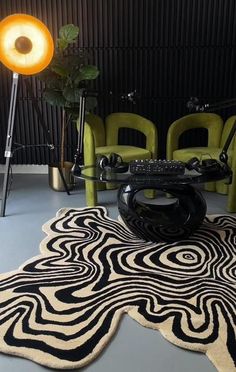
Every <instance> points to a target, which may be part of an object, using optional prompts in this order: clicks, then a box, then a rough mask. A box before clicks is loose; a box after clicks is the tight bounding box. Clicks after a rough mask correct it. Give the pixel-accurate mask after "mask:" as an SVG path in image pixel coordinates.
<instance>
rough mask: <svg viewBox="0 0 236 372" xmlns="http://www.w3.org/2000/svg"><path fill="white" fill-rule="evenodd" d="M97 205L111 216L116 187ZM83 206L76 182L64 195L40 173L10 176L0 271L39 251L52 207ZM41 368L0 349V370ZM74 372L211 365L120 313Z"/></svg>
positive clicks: (219, 201)
mask: <svg viewBox="0 0 236 372" xmlns="http://www.w3.org/2000/svg"><path fill="white" fill-rule="evenodd" d="M1 179H2V177H1V175H0V180H1ZM204 196H205V198H206V200H207V204H208V211H207V212H208V213H209V214H215V213H226V212H225V205H226V196H221V195H218V194H214V193H205V192H204ZM99 204H100V205H103V206H105V207H107V209H108V212H109V215H110V217H112V218H117V215H118V210H117V207H116V191H105V192H104V191H103V192H99ZM84 206H85V196H84V188H83V182H82V181H81V183H79V184H78V185H77V187H76V189H75V190H73V192H72V194H71V195H70V196H68V195H67V194H66V193H60V192H55V191H53V190H51V189H50V188H49V186H48V181H47V176H46V175H25V174H22V175H14V176H13V183H12V187H11V192H10V195H9V197H8V199H7V208H6V217H4V218H0V272H1V273H3V272H7V271H10V270H13V269H16V268H17V267H18V266H19V265H21V264H22V263H23V262H24V261H26V260H27V259H28V258H31V257H33V256H35V255H38V254H39V248H38V247H39V243H40V241H41V240H42V239H43V238H44V237H45V235H44V233H43V232H42V231H41V227H42V225H43V224H44V223H45V222H46V221H48V220H49V219H51V218H53V217H54V216H55V214H56V212H57V210H59V209H60V208H62V207H84ZM46 370H48V369H47V368H44V367H42V366H40V365H37V364H35V363H33V362H31V361H29V360H25V359H22V358H17V357H13V356H9V355H4V354H0V371H4V372H13V371H17V372H28V371H30V372H43V371H46ZM80 371H86V372H94V371H96V372H104V371H106V372H108V371H112V372H118V371H119V372H120V371H127V372H143V371H145V372H154V371H155V372H157V371H158V372H189V371H191V372H199V371H203V372H213V371H216V369H215V367H214V366H213V365H212V364H211V362H210V361H209V360H208V358H207V357H206V356H205V355H203V354H200V353H196V352H190V351H187V350H183V349H181V348H178V347H176V346H174V345H172V344H171V343H169V342H168V341H166V340H165V339H164V338H163V337H162V336H161V334H160V333H159V332H157V331H153V330H150V329H147V328H144V327H142V326H140V325H139V324H138V323H136V322H135V321H134V320H132V319H130V318H129V317H128V316H124V317H123V319H122V321H121V323H120V326H119V329H118V331H117V332H116V334H115V335H114V337H113V340H112V341H111V342H110V344H109V345H108V346H107V348H106V349H105V350H104V352H103V353H102V354H101V355H100V357H99V358H98V359H96V360H95V361H94V362H93V363H91V364H90V365H89V366H87V367H86V368H83V369H80Z"/></svg>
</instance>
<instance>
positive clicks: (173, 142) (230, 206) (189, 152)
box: [167, 113, 236, 212]
mask: <svg viewBox="0 0 236 372" xmlns="http://www.w3.org/2000/svg"><path fill="white" fill-rule="evenodd" d="M235 119H236V116H231V117H230V118H229V119H228V120H227V121H226V122H225V124H224V125H223V121H222V118H221V117H220V116H219V115H217V114H213V113H195V114H190V115H186V116H184V117H182V118H180V119H178V120H176V121H175V122H174V123H172V124H171V126H170V127H169V130H168V134H167V159H175V160H181V161H184V162H187V161H188V160H189V159H191V158H193V157H197V158H199V159H206V158H209V157H211V158H213V159H217V160H219V155H220V153H221V150H222V148H223V146H224V143H225V141H226V138H227V136H228V134H229V132H230V129H231V128H232V125H233V124H234V121H235ZM194 128H195V129H196V128H206V129H207V131H208V146H207V147H189V148H183V149H180V148H179V139H180V136H181V134H183V133H184V132H185V131H187V130H189V129H194ZM228 156H229V160H228V164H229V165H230V167H231V169H232V170H233V179H232V184H231V185H227V184H226V183H225V181H218V182H209V183H207V184H205V189H206V190H207V191H216V192H218V193H221V194H228V201H227V207H226V209H227V211H228V212H236V174H235V173H236V139H235V138H234V139H233V141H232V143H231V145H230V147H229V150H228Z"/></svg>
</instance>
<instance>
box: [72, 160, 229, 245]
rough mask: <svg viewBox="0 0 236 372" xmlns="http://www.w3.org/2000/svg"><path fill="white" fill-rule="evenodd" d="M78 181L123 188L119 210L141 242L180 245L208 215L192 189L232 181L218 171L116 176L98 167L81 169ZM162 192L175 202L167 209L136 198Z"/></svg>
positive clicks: (120, 193) (200, 199)
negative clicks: (102, 183) (149, 191)
mask: <svg viewBox="0 0 236 372" xmlns="http://www.w3.org/2000/svg"><path fill="white" fill-rule="evenodd" d="M74 176H75V177H78V178H83V179H87V180H90V181H94V182H97V181H100V182H112V183H117V184H120V188H119V190H118V197H117V202H118V209H119V213H120V216H121V217H122V219H123V221H124V222H125V223H126V225H127V226H128V227H129V229H130V230H131V231H132V232H134V234H135V235H136V236H138V237H140V238H142V239H145V240H149V241H167V242H172V241H177V240H181V239H184V238H187V237H189V236H190V235H191V234H192V233H193V232H194V231H195V230H196V229H197V228H198V227H199V226H200V225H201V223H202V221H203V219H204V217H205V215H206V210H207V207H206V202H205V199H204V198H203V196H202V194H201V192H200V191H199V190H198V189H196V188H195V187H193V186H192V184H199V183H204V182H210V181H218V180H222V179H227V178H230V177H231V172H230V171H228V172H226V171H223V170H222V171H219V172H217V173H212V174H208V175H206V174H204V175H202V174H199V173H197V172H195V171H193V172H189V171H187V172H186V173H185V174H184V175H178V176H161V175H152V176H150V175H148V176H147V175H132V174H130V173H129V172H126V173H114V172H112V169H111V170H102V169H100V168H98V167H95V166H91V167H82V168H81V170H80V173H79V174H76V175H74ZM147 189H154V190H161V191H163V192H165V193H167V194H169V195H170V196H173V197H174V198H175V199H174V202H172V203H171V199H170V203H169V204H165V205H161V204H158V199H156V200H157V203H156V204H153V203H150V201H148V199H146V200H145V201H140V200H139V199H138V198H137V195H138V193H139V192H140V191H141V190H147Z"/></svg>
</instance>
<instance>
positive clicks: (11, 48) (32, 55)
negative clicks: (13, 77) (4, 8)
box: [0, 14, 54, 75]
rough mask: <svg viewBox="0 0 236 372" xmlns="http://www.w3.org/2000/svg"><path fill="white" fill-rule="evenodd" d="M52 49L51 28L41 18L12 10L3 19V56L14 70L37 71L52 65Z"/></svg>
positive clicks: (0, 32)
mask: <svg viewBox="0 0 236 372" xmlns="http://www.w3.org/2000/svg"><path fill="white" fill-rule="evenodd" d="M53 52H54V44H53V40H52V36H51V34H50V31H49V30H48V28H47V27H46V26H45V25H44V23H42V22H41V21H40V20H39V19H37V18H35V17H33V16H31V15H27V14H13V15H10V16H8V17H6V18H4V19H3V20H2V21H1V22H0V60H1V62H2V63H3V64H4V65H5V66H6V67H7V68H9V69H10V70H11V71H13V72H16V73H19V74H23V75H33V74H36V73H38V72H40V71H42V70H44V69H45V68H46V67H47V66H48V65H49V63H50V61H51V59H52V57H53Z"/></svg>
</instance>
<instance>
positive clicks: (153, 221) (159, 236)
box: [118, 184, 207, 242]
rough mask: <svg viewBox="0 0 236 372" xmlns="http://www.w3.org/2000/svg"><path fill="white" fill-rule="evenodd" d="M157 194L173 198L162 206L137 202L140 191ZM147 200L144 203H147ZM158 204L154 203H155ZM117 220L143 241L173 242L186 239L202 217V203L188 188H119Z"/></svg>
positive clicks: (198, 193)
mask: <svg viewBox="0 0 236 372" xmlns="http://www.w3.org/2000/svg"><path fill="white" fill-rule="evenodd" d="M146 189H155V190H161V191H164V192H165V193H168V194H170V195H172V196H174V197H175V199H176V200H175V201H174V202H171V199H169V201H170V203H169V204H165V205H160V204H159V205H158V204H151V203H148V201H147V202H143V201H140V200H138V199H137V194H138V192H139V191H141V190H146ZM147 200H148V199H147ZM157 202H158V199H157ZM118 209H119V213H120V216H121V217H122V219H123V220H124V222H125V223H126V225H127V226H128V227H129V229H130V230H131V231H132V232H133V233H134V234H135V235H136V236H138V237H140V238H142V239H144V240H147V241H150V240H151V241H154V242H158V241H166V242H174V241H178V240H181V239H184V238H187V237H189V236H190V235H191V234H192V233H193V232H194V231H195V230H196V229H197V228H198V227H199V225H200V224H201V223H202V221H203V219H204V217H205V215H206V209H207V207H206V202H205V200H204V198H203V196H202V194H201V192H200V191H199V190H197V189H195V188H194V187H192V186H191V185H186V184H184V185H183V184H181V185H170V186H168V187H163V186H159V187H158V186H153V184H152V186H150V187H148V185H137V184H136V185H135V184H134V185H132V184H131V185H123V184H122V185H121V186H120V188H119V191H118Z"/></svg>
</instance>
